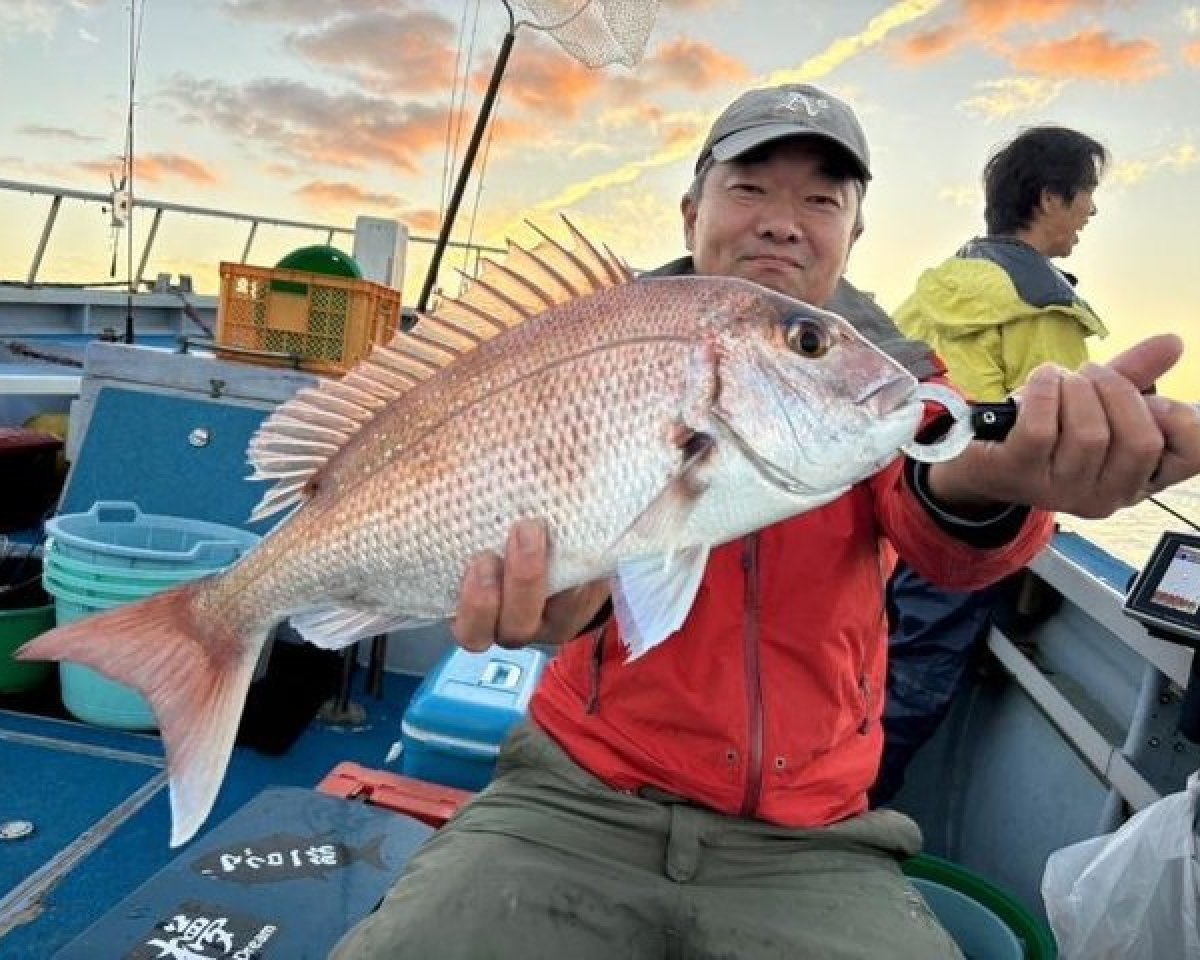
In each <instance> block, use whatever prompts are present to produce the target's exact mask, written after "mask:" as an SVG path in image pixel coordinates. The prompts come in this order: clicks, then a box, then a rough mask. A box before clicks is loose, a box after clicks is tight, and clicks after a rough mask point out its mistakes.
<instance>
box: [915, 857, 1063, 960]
mask: <svg viewBox="0 0 1200 960" xmlns="http://www.w3.org/2000/svg"><path fill="white" fill-rule="evenodd" d="M903 869H904V873H905V874H906V875H907V876H908V877H909V878H911V879H913V880H922V881H926V882H927V884H928V885H929V886H926V887H925V888H924V889H922V886H921V885H918V884H914V886H918V889H921V890H922V894H924V893H925V890H926V889H931V890H932V891H933V892H932V895H931V896H929V897H927V898H926V899H927V900H928V901H929V902H930V903H929V905H930V908H931V909H933V911H934V914H935V915H936V916H937V918H938V920H939V922H941V924H942V926H944V927H945V928H946V929H947V930H948V931H949V932H950V933H951V935H952V936H955V939H956V941H957V940H958V937H959V936H962V937H963V938H964V939H968V938H970V937H971V936H972V935H973V934H974V933H977V932H978V933H980V935H981V936H983V935H984V934H986V936H987V937H989V938H991V937H994V935H995V931H994V930H986V931H984V930H983V928H984V927H988V926H990V921H989V920H988V919H987V917H986V916H985V915H984V914H983V913H982V912H981V911H980V910H979V908H983V909H985V910H986V911H987V912H988V913H990V914H991V915H993V916H994V917H995V918H997V919H998V920H1000V921H1001V922H1002V923H1003V924H1004V925H1005V926H1006V927H1007V928H1008V930H1009V931H1011V933H1012V935H1013V936H1014V937H1015V938H1016V940H1017V941H1018V942H1019V943H1020V945H1021V947H1022V948H1023V950H1024V957H1025V960H1057V957H1058V945H1057V944H1056V943H1055V940H1054V934H1053V933H1051V932H1050V928H1049V927H1048V926H1047V925H1046V924H1045V922H1043V921H1042V920H1041V918H1039V917H1037V916H1036V915H1034V914H1033V913H1031V912H1030V911H1029V910H1028V909H1026V907H1025V906H1024V905H1023V904H1022V903H1021V902H1020V901H1019V900H1017V899H1016V897H1014V896H1013V895H1012V894H1010V893H1008V892H1006V891H1005V890H1003V889H1001V888H1000V887H998V886H996V885H995V884H994V883H991V882H990V881H988V880H985V879H984V878H983V877H981V876H979V874H977V873H972V872H971V871H970V870H967V869H966V868H964V867H960V866H958V864H955V863H951V862H950V861H949V860H943V859H942V858H941V857H935V856H932V855H931V854H928V853H922V854H919V855H917V856H915V857H912V858H910V859H909V860H906V861H905V862H904V864H903ZM932 885H936V886H937V887H941V888H944V890H945V891H949V893H944V892H943V891H941V890H937V889H936V888H934V887H933V886H932ZM955 891H957V893H958V894H961V895H962V899H956V898H954V897H953V896H952V894H953V892H955ZM935 900H936V901H937V903H936V904H935V902H934V901H935ZM939 910H941V911H942V912H939ZM943 913H944V914H945V915H943ZM956 926H957V929H956ZM988 942H989V943H997V942H998V941H996V940H995V939H990V940H989V941H988ZM959 946H960V948H963V949H964V951H965V949H966V945H964V944H963V943H961V942H960V943H959ZM993 949H1000V948H999V947H997V948H993ZM967 956H968V960H991V957H989V955H988V954H987V953H980V954H977V955H973V954H970V953H968V954H967ZM1000 956H1003V953H1000Z"/></svg>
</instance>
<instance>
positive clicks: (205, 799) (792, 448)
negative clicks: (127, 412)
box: [19, 224, 922, 845]
mask: <svg viewBox="0 0 1200 960" xmlns="http://www.w3.org/2000/svg"><path fill="white" fill-rule="evenodd" d="M568 227H569V228H570V229H571V232H572V235H573V237H574V239H575V245H574V247H573V248H568V247H566V246H563V245H561V244H558V243H556V242H554V241H548V242H546V243H543V244H541V245H539V246H538V247H537V248H535V249H534V250H530V251H525V250H522V249H520V248H516V251H515V259H514V261H513V262H515V263H517V264H518V265H519V267H520V269H521V270H522V273H521V274H520V276H518V275H517V274H516V273H515V271H514V269H510V268H508V267H505V266H502V265H499V264H492V263H490V262H485V264H484V267H483V270H482V272H481V274H480V277H479V281H478V283H476V284H475V285H473V286H472V287H470V288H468V290H467V291H466V292H465V293H464V295H463V297H462V298H447V299H446V300H445V301H444V302H443V303H441V304H440V305H439V306H438V308H437V310H435V311H434V313H433V314H431V315H429V316H422V317H420V319H419V320H418V322H417V324H416V326H415V327H414V329H413V330H412V331H411V332H408V333H400V334H398V335H397V337H396V338H395V339H394V340H393V341H392V342H391V343H390V344H388V345H387V346H386V347H381V348H377V349H376V350H375V351H374V352H373V353H372V354H371V356H370V357H369V358H368V359H367V360H366V361H365V362H364V363H363V364H361V365H359V366H358V367H356V368H355V369H354V370H353V371H351V372H350V373H349V374H348V375H347V376H346V377H345V378H344V379H343V380H341V381H333V380H330V381H326V382H324V383H323V384H322V385H321V386H320V387H319V388H309V389H305V390H303V391H301V392H300V393H299V394H297V396H296V397H295V398H293V400H291V401H289V402H288V403H287V404H285V405H284V406H283V407H281V408H280V409H279V410H278V411H277V412H276V413H274V414H273V415H272V416H271V417H270V418H268V419H267V420H266V421H265V422H264V424H263V426H262V428H261V429H260V431H259V432H258V434H256V435H255V437H254V438H253V440H252V441H251V444H250V449H249V451H248V454H249V458H250V461H251V463H252V464H253V465H254V467H255V477H256V478H258V479H264V480H268V481H273V484H274V485H273V486H272V487H271V488H270V489H269V490H268V491H267V493H266V494H265V495H264V497H263V500H262V501H261V503H260V504H259V507H258V508H257V509H256V511H255V513H254V517H255V518H260V517H266V516H270V515H272V514H274V513H277V512H280V511H290V515H289V516H288V517H287V518H286V519H285V520H284V521H283V522H282V523H280V524H279V525H278V526H277V527H276V528H275V529H274V530H273V531H272V532H271V533H270V534H269V535H268V536H266V537H265V538H264V539H263V540H262V541H261V543H260V544H259V545H258V546H257V547H256V548H255V549H254V550H252V551H250V552H249V553H248V554H246V555H245V556H244V557H243V558H242V559H241V560H240V561H239V562H238V563H237V564H236V565H235V566H233V567H232V568H230V569H229V570H227V571H225V572H223V573H221V574H219V575H217V576H214V577H210V578H207V579H205V580H200V581H195V582H192V583H188V584H186V585H184V586H182V587H180V588H179V589H176V590H172V591H169V592H166V593H163V594H159V595H156V596H154V597H152V598H149V599H148V600H145V601H142V602H140V603H137V604H133V605H130V606H126V607H120V608H117V609H114V610H111V611H108V612H105V613H102V614H98V615H96V616H93V617H89V618H87V619H86V620H80V621H76V622H75V623H72V624H67V625H64V626H62V627H59V628H56V629H55V630H53V631H50V632H48V633H45V634H42V635H41V636H40V637H39V638H37V639H35V640H34V641H32V642H31V643H29V644H27V645H26V647H24V648H23V649H22V650H21V652H20V654H19V655H20V656H21V657H22V658H26V659H54V660H64V659H65V660H72V661H74V662H78V663H83V664H86V665H87V666H90V667H92V668H93V669H96V670H99V671H100V672H102V673H104V674H105V675H106V676H109V677H111V678H112V679H114V680H116V681H117V682H119V683H122V684H125V685H128V686H132V687H134V688H135V689H137V690H139V691H141V692H142V693H143V694H144V695H145V696H146V698H147V699H148V700H149V702H150V704H151V706H152V707H153V709H154V711H155V715H156V717H157V719H158V722H159V727H160V730H161V731H162V736H163V740H164V744H165V748H166V755H167V766H168V773H169V781H170V793H171V811H172V833H171V843H172V845H178V844H180V843H182V842H184V841H186V840H187V839H188V838H189V837H191V836H192V835H193V834H194V833H195V831H196V830H197V829H198V827H199V826H200V824H201V823H202V822H203V821H204V819H205V817H206V816H207V815H208V812H209V810H210V809H211V806H212V804H213V802H214V800H215V797H216V795H217V791H218V789H219V787H220V782H221V779H222V777H223V776H224V771H225V768H226V765H227V763H228V759H229V753H230V751H231V750H232V745H233V738H234V734H235V732H236V729H237V722H238V718H239V715H240V711H241V709H242V705H243V702H244V700H245V695H246V691H247V688H248V686H249V682H250V676H251V673H252V670H253V666H254V663H255V662H256V661H257V659H258V654H259V651H260V650H261V648H262V646H263V644H264V643H265V642H266V638H267V636H268V635H269V632H270V630H271V629H272V628H273V627H274V625H275V624H276V623H278V622H280V621H281V620H284V619H290V620H291V623H292V625H293V627H295V628H296V629H297V630H298V631H299V632H300V634H301V635H302V636H303V637H304V638H305V639H306V640H308V641H309V642H312V643H315V644H317V645H318V646H322V647H326V648H338V647H342V646H345V645H347V644H349V643H353V642H354V641H356V640H358V639H361V638H363V637H366V636H372V635H376V634H379V633H383V632H388V631H391V630H394V629H400V628H403V627H406V626H414V625H416V624H418V623H422V622H428V621H429V620H431V619H443V618H446V617H449V616H451V615H452V614H453V612H454V608H455V604H456V601H457V595H458V590H459V585H460V583H461V580H462V576H463V573H464V570H465V569H466V566H467V564H468V562H469V560H470V558H471V557H472V556H473V555H475V554H477V553H479V552H481V551H484V550H492V551H500V550H502V549H503V546H504V543H505V540H506V538H507V536H508V532H509V530H510V528H511V527H512V525H513V523H514V522H515V521H516V520H518V519H521V518H538V519H541V520H543V521H544V522H545V525H546V530H547V536H548V542H549V545H550V570H549V583H550V587H551V590H552V592H553V591H558V590H563V589H566V588H568V587H571V586H574V585H577V584H581V583H585V582H590V581H593V580H598V579H601V578H608V579H609V582H610V585H611V589H612V592H613V599H614V606H615V608H616V610H617V617H618V620H619V621H620V628H621V636H622V638H623V639H624V640H625V642H626V644H627V647H628V650H629V653H630V655H631V656H638V655H641V654H642V653H644V652H645V651H646V650H648V649H650V648H651V647H653V646H654V645H656V644H657V643H660V642H663V641H665V640H666V639H667V638H669V637H670V636H671V635H672V634H673V633H674V632H675V631H676V630H677V629H678V627H679V626H680V624H682V622H683V619H684V618H685V617H686V614H687V611H688V610H689V609H690V606H691V603H692V600H693V599H694V596H695V590H696V589H697V588H698V584H699V580H700V575H701V574H702V572H703V569H704V565H705V563H706V558H707V554H708V551H709V549H710V548H712V547H714V546H716V545H717V544H720V543H723V542H726V541H728V540H731V539H733V538H735V537H737V536H741V535H743V534H745V533H748V532H750V531H752V530H755V529H758V528H760V527H762V526H766V525H768V524H770V523H774V522H777V521H779V520H782V519H785V518H787V517H790V516H795V515H798V514H800V513H803V512H805V511H807V510H811V509H814V508H816V507H819V506H821V505H823V504H824V503H827V502H829V501H831V500H833V499H834V498H836V497H837V496H839V495H840V494H841V493H842V492H844V491H845V490H846V489H848V488H849V487H850V486H851V485H852V484H854V483H857V482H859V481H861V480H863V479H865V478H866V477H868V476H870V475H871V474H872V473H874V472H875V471H876V470H878V469H879V468H880V467H881V466H882V465H884V464H885V463H886V462H888V461H889V460H890V459H892V458H893V457H894V456H896V454H897V452H898V450H899V449H900V447H901V446H902V445H904V444H907V443H910V442H911V441H912V440H913V437H914V434H915V432H916V428H917V424H918V423H919V421H920V419H921V415H922V404H921V401H920V399H919V398H918V397H917V395H916V391H915V388H916V383H915V381H914V380H913V378H912V377H911V376H910V375H909V374H908V373H907V372H906V371H905V370H903V369H902V368H901V367H900V366H898V365H897V364H896V363H895V362H894V361H893V360H891V359H890V358H888V357H887V356H885V355H884V354H883V353H881V352H880V351H878V350H877V349H875V348H874V347H873V346H871V345H870V344H869V343H868V342H867V341H865V340H864V339H863V338H862V337H860V336H859V335H858V334H857V333H856V332H855V331H854V329H853V328H852V327H851V326H850V325H849V324H848V323H847V322H846V321H844V320H842V319H841V318H840V317H837V316H836V315H834V314H830V313H827V312H825V311H821V310H817V309H815V308H813V307H811V306H808V305H806V304H802V303H799V302H797V301H795V300H792V299H790V298H788V297H786V296H784V295H782V294H779V293H776V292H774V291H771V290H767V289H765V288H763V287H760V286H757V285H755V284H753V283H750V282H748V281H745V280H740V279H735V278H729V277H664V278H655V279H652V280H650V279H647V280H640V281H637V282H631V280H632V277H631V275H630V274H629V272H628V270H626V269H625V268H624V267H623V266H622V265H620V264H619V263H618V262H617V261H616V260H615V258H613V257H612V256H611V254H608V253H601V252H599V251H597V250H596V248H594V247H593V246H591V244H589V243H587V241H586V239H585V238H583V237H582V235H580V234H579V233H578V231H576V230H575V229H574V228H573V227H571V226H570V224H568ZM401 640H402V638H401Z"/></svg>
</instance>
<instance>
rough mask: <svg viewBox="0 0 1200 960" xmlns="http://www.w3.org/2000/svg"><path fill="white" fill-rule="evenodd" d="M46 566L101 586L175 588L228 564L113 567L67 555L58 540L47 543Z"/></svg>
mask: <svg viewBox="0 0 1200 960" xmlns="http://www.w3.org/2000/svg"><path fill="white" fill-rule="evenodd" d="M45 565H46V569H47V570H48V571H50V570H53V572H54V574H55V575H56V576H61V577H63V578H64V579H66V580H70V579H79V580H86V581H88V582H89V583H92V584H95V585H97V586H109V585H112V586H119V587H128V586H134V587H137V588H146V587H156V588H159V589H161V588H163V587H173V586H175V584H177V583H183V582H184V581H185V580H193V579H195V578H196V577H197V576H199V575H203V574H206V573H217V572H219V571H220V570H224V569H225V567H224V566H223V565H222V566H215V567H163V568H157V567H113V566H108V565H106V564H103V563H95V562H92V561H89V560H80V559H79V558H78V557H71V556H66V555H64V554H63V552H62V550H60V549H58V548H57V547H56V546H55V543H54V540H53V539H51V540H48V541H47V545H46V560H45Z"/></svg>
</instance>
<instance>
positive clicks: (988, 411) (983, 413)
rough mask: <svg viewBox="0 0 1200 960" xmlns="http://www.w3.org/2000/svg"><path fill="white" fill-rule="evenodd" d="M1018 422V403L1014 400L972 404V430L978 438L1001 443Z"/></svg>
mask: <svg viewBox="0 0 1200 960" xmlns="http://www.w3.org/2000/svg"><path fill="white" fill-rule="evenodd" d="M1016 422H1017V404H1016V402H1015V401H1013V400H1005V401H1003V402H1001V403H973V404H971V432H972V433H973V434H974V435H975V438H976V439H977V440H991V441H992V442H993V443H1000V442H1001V441H1002V440H1003V439H1004V438H1005V437H1007V436H1008V432H1009V431H1010V430H1011V429H1012V428H1013V424H1014V423H1016Z"/></svg>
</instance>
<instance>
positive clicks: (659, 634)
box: [612, 546, 709, 660]
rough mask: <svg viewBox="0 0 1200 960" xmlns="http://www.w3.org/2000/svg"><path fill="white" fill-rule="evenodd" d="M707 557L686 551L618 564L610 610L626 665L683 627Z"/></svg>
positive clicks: (691, 549)
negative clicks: (617, 627) (616, 625)
mask: <svg viewBox="0 0 1200 960" xmlns="http://www.w3.org/2000/svg"><path fill="white" fill-rule="evenodd" d="M708 552H709V548H708V547H703V546H701V547H685V548H683V549H681V550H676V551H674V552H672V553H669V554H665V555H664V554H659V555H657V556H647V557H637V558H634V559H632V560H624V561H622V562H621V563H620V564H619V565H618V567H617V575H616V576H615V577H614V578H613V587H612V597H613V611H614V613H615V614H616V617H617V623H619V624H620V626H621V638H622V640H623V641H624V643H625V647H626V649H627V650H628V652H629V659H630V660H636V659H637V658H638V657H640V656H641V655H642V654H644V653H646V652H647V651H648V650H652V649H654V648H655V647H657V646H658V645H659V644H660V643H662V642H663V641H664V640H666V639H667V637H669V636H670V635H671V634H673V633H675V631H677V630H678V629H679V628H680V627H682V626H683V621H684V620H686V619H687V615H688V613H689V611H690V610H691V609H692V603H693V602H694V601H695V599H696V592H697V591H698V590H699V589H700V581H701V579H702V578H703V576H704V568H705V566H706V565H707V563H708Z"/></svg>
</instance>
